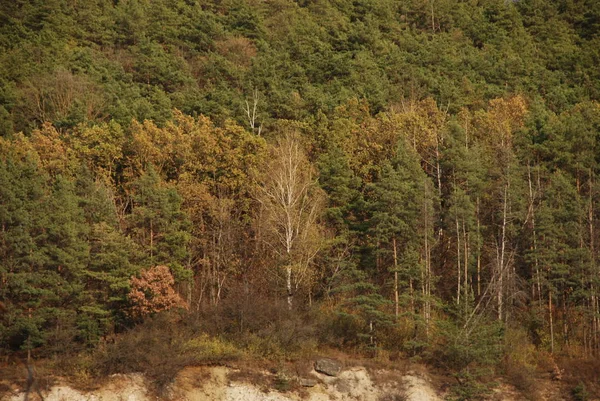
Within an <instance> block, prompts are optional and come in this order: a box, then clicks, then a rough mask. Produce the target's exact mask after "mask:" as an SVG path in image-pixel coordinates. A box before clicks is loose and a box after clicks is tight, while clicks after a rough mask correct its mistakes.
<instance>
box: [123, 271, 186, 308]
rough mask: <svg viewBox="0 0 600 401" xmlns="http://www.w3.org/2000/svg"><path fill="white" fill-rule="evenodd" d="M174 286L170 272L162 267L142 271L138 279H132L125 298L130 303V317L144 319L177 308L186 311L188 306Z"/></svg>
mask: <svg viewBox="0 0 600 401" xmlns="http://www.w3.org/2000/svg"><path fill="white" fill-rule="evenodd" d="M174 284H175V279H174V278H173V275H172V274H171V271H170V270H169V268H168V267H167V266H163V265H159V266H154V267H151V268H150V269H147V270H144V271H142V273H141V274H140V277H139V278H138V277H132V278H131V290H130V291H129V294H128V296H127V298H128V299H129V302H130V303H131V308H130V315H131V317H133V318H144V317H146V316H149V315H152V314H155V313H158V312H162V311H167V310H170V309H173V308H178V307H179V308H184V309H187V308H188V305H187V304H186V303H185V302H184V301H183V300H182V299H181V297H180V296H179V294H177V292H175V289H174V288H173V285H174Z"/></svg>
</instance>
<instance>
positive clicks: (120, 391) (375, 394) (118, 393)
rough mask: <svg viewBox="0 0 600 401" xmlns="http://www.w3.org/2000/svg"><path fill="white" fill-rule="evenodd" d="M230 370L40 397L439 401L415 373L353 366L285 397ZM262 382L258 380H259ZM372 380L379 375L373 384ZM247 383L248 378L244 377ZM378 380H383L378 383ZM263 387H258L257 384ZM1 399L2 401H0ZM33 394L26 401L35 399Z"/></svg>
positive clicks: (56, 400) (116, 380) (133, 379)
mask: <svg viewBox="0 0 600 401" xmlns="http://www.w3.org/2000/svg"><path fill="white" fill-rule="evenodd" d="M232 373H235V371H234V370H233V369H231V368H226V367H192V368H187V369H184V370H183V371H182V372H181V373H180V374H179V375H178V377H177V379H176V380H175V382H174V383H173V384H172V385H171V386H170V387H169V388H168V389H166V390H165V391H164V392H163V394H162V395H161V396H160V397H158V396H156V395H154V394H151V392H150V391H148V387H149V386H148V383H145V381H144V378H143V376H141V375H115V376H112V377H111V378H110V379H109V380H108V381H107V382H106V383H105V384H104V385H102V386H101V387H100V388H98V389H96V390H94V391H90V392H81V391H78V390H75V389H73V388H71V387H69V386H67V385H65V384H56V385H54V386H52V387H51V388H50V389H49V390H48V391H44V392H43V396H44V399H45V401H150V400H156V399H165V400H169V401H300V400H303V401H382V400H390V401H393V400H400V399H403V400H407V401H438V400H441V398H439V397H438V395H437V394H436V392H435V390H434V389H433V387H432V386H431V384H430V382H429V381H428V379H427V378H426V377H423V376H422V375H417V374H415V373H407V374H405V373H400V372H395V371H379V372H375V373H371V374H369V372H367V370H366V369H365V368H363V367H352V368H348V369H345V370H344V371H342V372H341V373H340V374H339V375H338V376H337V377H329V376H326V375H323V374H320V373H317V372H315V371H312V372H310V373H309V375H308V377H305V378H304V379H311V380H313V381H315V382H316V385H314V386H313V387H302V386H301V385H300V384H298V381H297V379H298V378H296V377H289V382H290V383H292V386H291V389H290V390H289V391H285V392H279V391H276V390H275V389H274V388H273V387H271V388H269V387H268V386H265V385H264V383H269V382H271V381H272V379H273V377H270V376H273V374H271V373H269V372H253V375H254V377H256V378H257V380H256V382H257V383H258V384H257V383H253V381H252V380H251V379H250V380H249V381H248V379H246V380H245V381H238V380H232V379H231V377H233V378H235V377H236V375H232ZM261 375H262V376H263V377H260V376H261ZM372 375H377V376H380V377H378V380H375V381H374V380H372ZM246 377H248V378H251V377H252V375H249V376H246ZM382 378H383V379H382ZM260 383H262V384H260ZM4 399H6V400H7V401H23V400H24V399H25V394H24V393H22V392H21V393H17V394H13V395H8V396H5V397H4ZM4 399H3V401H4ZM37 399H39V396H38V395H37V394H36V393H35V392H34V393H30V394H29V400H32V401H33V400H37Z"/></svg>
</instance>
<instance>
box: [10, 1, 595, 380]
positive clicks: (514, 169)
mask: <svg viewBox="0 0 600 401" xmlns="http://www.w3.org/2000/svg"><path fill="white" fill-rule="evenodd" d="M599 62H600V6H598V2H596V1H592V0H573V1H567V0H551V1H544V0H520V1H505V0H480V1H450V0H436V1H420V0H410V1H395V0H354V1H350V0H302V1H291V0H275V1H268V2H264V1H254V0H225V1H220V2H213V1H207V0H189V1H183V0H177V1H172V0H156V1H155V0H152V1H149V0H119V1H113V0H94V1H91V0H84V1H69V0H52V1H34V0H27V1H17V2H14V1H13V2H11V1H4V2H1V4H0V284H1V285H0V302H1V303H2V305H4V308H5V312H4V313H3V314H2V315H1V316H0V353H8V352H19V351H21V350H30V351H32V350H33V351H34V352H39V353H40V354H44V353H48V354H51V353H55V352H59V350H60V348H61V347H60V346H59V344H61V343H62V344H65V343H68V344H72V345H73V347H72V348H73V349H83V348H84V347H93V346H95V345H97V344H98V343H99V342H101V341H103V340H102V338H103V336H106V335H110V334H113V333H119V332H122V331H123V330H124V329H125V328H127V327H131V326H133V325H135V324H138V323H139V322H140V321H141V320H143V319H144V318H148V317H149V316H151V315H152V314H154V313H156V312H158V311H162V310H165V309H169V308H177V307H181V306H185V309H186V311H187V312H186V313H188V314H192V315H194V314H197V315H199V314H202V313H206V311H208V310H211V311H214V313H216V314H220V313H221V314H222V315H220V316H222V318H223V319H225V320H226V319H231V322H232V323H231V325H232V326H231V327H236V328H238V329H239V331H240V332H244V330H248V331H249V332H250V331H252V330H254V329H253V328H252V327H258V325H256V326H253V325H252V322H250V321H249V319H251V317H247V316H254V319H257V320H256V321H259V319H258V317H256V315H252V312H251V311H249V309H248V302H250V300H254V301H255V302H259V300H265V299H266V300H269V303H271V304H275V303H280V302H282V301H283V302H284V303H285V304H286V308H289V311H290V313H292V312H294V311H306V310H307V309H308V310H314V311H319V313H321V314H323V315H324V316H331V317H332V319H326V320H328V321H329V322H330V326H331V327H329V328H330V329H331V332H332V333H335V335H336V336H337V337H336V338H337V339H338V340H339V341H338V340H336V341H334V342H336V343H338V344H346V345H349V346H350V345H351V346H353V347H355V348H357V349H365V348H368V349H389V350H393V351H397V352H405V353H408V354H410V355H416V354H419V355H421V356H426V357H431V358H434V357H433V356H432V355H437V354H436V352H438V351H439V350H441V349H442V350H443V349H447V350H452V352H458V353H460V352H463V351H464V352H466V350H468V348H469V347H470V346H472V345H473V344H478V341H479V340H481V338H479V340H478V339H477V338H476V337H477V336H478V335H479V336H488V335H489V333H491V332H493V333H495V334H494V336H492V337H489V338H486V341H488V343H486V344H488V345H489V346H490V347H494V346H495V345H494V344H492V343H493V339H497V338H500V339H501V337H502V330H497V328H498V327H504V328H506V329H514V330H522V331H524V332H526V335H527V338H528V339H529V340H530V341H531V343H532V344H534V345H535V346H536V347H538V350H539V351H540V352H550V353H554V354H556V353H564V354H570V355H586V354H592V353H593V354H597V353H598V352H600V298H599V297H600V282H599V278H598V277H599V275H598V273H599V272H600V267H599V265H598V259H599V257H598V256H599V255H598V252H599V246H598V237H599V236H600V227H598V224H597V223H596V222H597V220H598V218H599V217H600V216H599V211H600V208H599V207H598V205H597V203H596V201H598V199H599V190H598V183H597V176H598V175H599V174H600V160H599V156H598V155H599V153H598V150H599V149H600V145H599V142H598V141H599V140H600V137H599V135H600V103H599V101H600V70H599V69H598V64H599ZM158 271H160V275H157V277H158V276H159V277H163V278H164V281H165V282H164V283H155V282H150V281H149V278H148V277H150V275H152V274H154V273H152V272H158ZM155 275H156V274H155ZM144 280H145V281H144ZM146 281H148V283H146ZM155 281H156V280H155ZM155 284H156V286H158V287H160V292H161V294H163V295H164V294H168V297H169V299H170V300H171V301H172V302H171V301H169V302H163V303H161V304H160V305H158V306H157V305H152V302H153V301H152V296H153V295H152V294H151V293H150V292H151V291H150V290H149V288H150V289H151V287H152V286H153V285H155ZM159 284H160V285H159ZM158 287H157V288H158ZM149 291H150V292H149ZM132 294H135V296H133V295H132ZM292 298H293V302H292ZM174 300H176V302H175V301H174ZM286 300H287V301H286ZM142 301H143V302H142ZM156 302H158V301H156ZM161 302H162V301H161ZM136 308H137V309H136ZM231 308H233V309H235V312H232V311H231ZM236 308H237V309H236ZM142 309H143V310H142ZM132 310H134V311H135V310H137V312H136V313H133V312H131V311H132ZM294 313H295V312H294ZM298 313H299V312H298ZM224 330H225V329H224ZM225 331H226V330H225ZM477 333H479V334H477ZM482 333H483V334H482ZM485 333H488V334H485ZM453 339H454V340H456V339H461V341H464V343H463V342H460V341H458V340H456V341H454V343H453V344H454V346H456V348H452V347H450V348H445V347H446V344H448V343H449V342H452V341H453ZM494 341H495V340H494ZM469 344H471V345H469ZM482 344H483V343H482ZM463 345H464V347H463ZM461 347H462V348H461ZM490 349H491V348H490ZM461 350H462V351H461ZM449 352H450V351H449ZM490 352H491V351H490ZM494 352H495V351H494ZM457 355H458V354H456V355H455V354H452V355H450V354H446V356H445V357H446V358H454V357H456V358H459V357H460V358H463V357H464V355H463V354H461V355H458V356H457ZM461 361H462V360H461ZM481 361H483V359H482V360H481ZM481 361H480V362H477V361H476V363H481V364H484V362H481ZM467 362H468V361H467ZM452 366H460V368H457V369H459V370H460V369H463V368H464V369H468V366H470V365H469V363H466V362H465V364H462V362H461V363H458V362H457V364H455V365H452Z"/></svg>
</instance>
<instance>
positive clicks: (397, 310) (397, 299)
mask: <svg viewBox="0 0 600 401" xmlns="http://www.w3.org/2000/svg"><path fill="white" fill-rule="evenodd" d="M392 245H393V247H394V306H395V316H396V320H398V316H399V315H400V294H399V292H398V248H397V247H396V237H394V238H393V239H392Z"/></svg>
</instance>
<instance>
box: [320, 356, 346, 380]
mask: <svg viewBox="0 0 600 401" xmlns="http://www.w3.org/2000/svg"><path fill="white" fill-rule="evenodd" d="M315 370H316V371H317V372H319V373H323V374H325V375H327V376H337V375H339V374H340V372H341V371H342V364H341V363H340V362H338V361H336V360H334V359H329V358H322V359H318V360H317V361H315Z"/></svg>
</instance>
